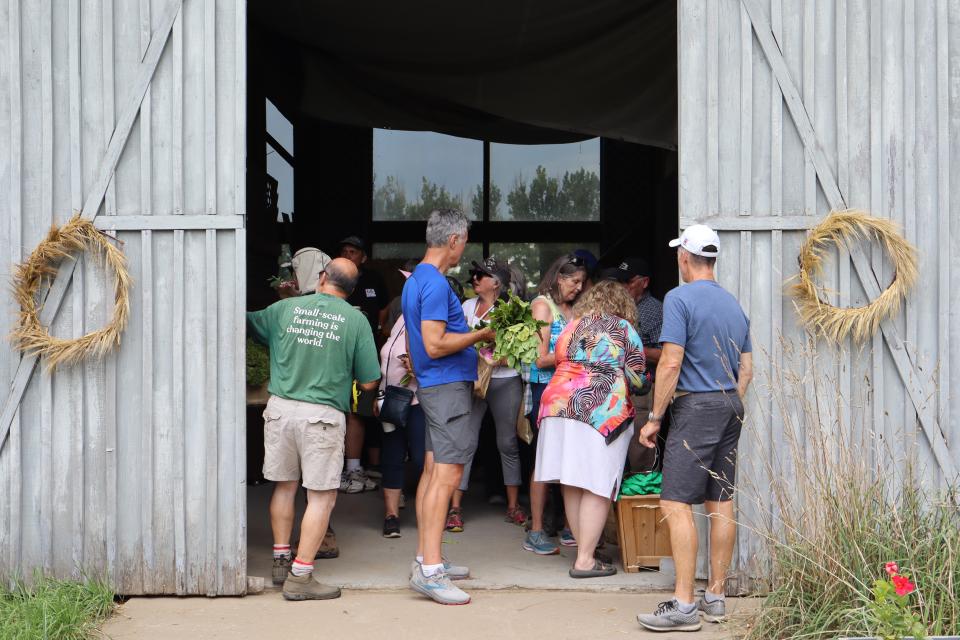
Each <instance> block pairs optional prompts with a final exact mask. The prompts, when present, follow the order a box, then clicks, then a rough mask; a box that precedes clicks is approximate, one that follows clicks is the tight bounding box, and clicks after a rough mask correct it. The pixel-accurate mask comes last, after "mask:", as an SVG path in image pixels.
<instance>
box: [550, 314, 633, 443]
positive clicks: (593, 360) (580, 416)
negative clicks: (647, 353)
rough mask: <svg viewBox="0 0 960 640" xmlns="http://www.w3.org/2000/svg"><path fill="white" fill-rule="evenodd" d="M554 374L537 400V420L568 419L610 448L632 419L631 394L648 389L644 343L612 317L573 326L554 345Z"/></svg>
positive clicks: (584, 320) (581, 321)
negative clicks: (592, 431) (585, 427)
mask: <svg viewBox="0 0 960 640" xmlns="http://www.w3.org/2000/svg"><path fill="white" fill-rule="evenodd" d="M556 354H557V368H556V372H555V373H554V374H553V378H551V380H550V383H549V384H548V385H547V388H546V389H545V390H544V392H543V397H542V398H541V400H540V416H539V419H543V418H547V417H558V418H572V419H574V420H578V421H580V422H583V423H586V424H588V425H590V426H592V427H593V428H594V429H596V430H597V431H598V432H599V433H600V435H602V436H603V437H604V438H605V439H606V441H607V444H610V443H611V442H613V440H614V439H616V437H617V436H618V435H620V434H621V433H622V432H623V431H624V430H625V429H626V428H627V427H628V426H629V425H630V422H631V420H632V418H633V417H634V415H636V412H635V411H634V408H633V404H632V403H631V402H630V392H631V391H632V392H633V393H639V392H641V391H642V390H643V389H644V388H645V387H648V386H649V385H650V375H649V373H648V372H647V370H646V361H645V358H644V355H643V343H642V342H641V340H640V336H639V334H638V333H637V331H636V329H634V328H633V327H632V326H631V325H630V323H629V322H627V321H626V320H624V319H623V318H620V317H617V316H612V315H595V316H585V317H583V318H580V319H579V320H576V321H574V322H571V323H570V324H569V325H568V326H567V327H566V329H564V331H563V333H561V334H560V337H559V339H558V340H557V347H556Z"/></svg>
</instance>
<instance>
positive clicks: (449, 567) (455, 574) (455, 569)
mask: <svg viewBox="0 0 960 640" xmlns="http://www.w3.org/2000/svg"><path fill="white" fill-rule="evenodd" d="M419 567H420V563H419V562H417V559H416V558H414V559H413V562H411V563H410V575H411V577H412V576H413V574H414V573H416V572H417V569H418V568H419ZM443 571H444V573H446V574H447V576H448V577H449V578H450V579H451V580H466V579H467V578H469V577H470V568H469V567H461V566H459V565H455V564H450V563H449V562H448V561H447V559H446V558H444V559H443Z"/></svg>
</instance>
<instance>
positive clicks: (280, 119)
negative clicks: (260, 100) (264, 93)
mask: <svg viewBox="0 0 960 640" xmlns="http://www.w3.org/2000/svg"><path fill="white" fill-rule="evenodd" d="M267 133H269V134H270V135H271V136H273V139H274V140H276V141H277V142H279V143H280V145H281V146H282V147H283V148H284V149H285V150H286V152H287V153H289V154H290V155H293V125H292V124H291V123H290V121H289V120H287V117H286V116H285V115H283V114H282V113H280V110H279V109H277V108H276V107H275V106H273V103H272V102H270V100H269V99H267Z"/></svg>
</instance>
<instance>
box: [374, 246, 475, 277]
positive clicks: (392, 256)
mask: <svg viewBox="0 0 960 640" xmlns="http://www.w3.org/2000/svg"><path fill="white" fill-rule="evenodd" d="M425 250H426V244H424V243H415V242H389V243H388V242H378V243H376V244H374V245H373V257H374V259H376V260H400V261H404V260H409V259H410V258H414V259H417V260H419V259H420V258H422V257H423V252H424V251H425ZM471 260H476V261H477V262H482V261H483V245H482V244H481V243H479V242H468V243H467V248H466V249H464V250H463V257H462V258H460V264H458V265H457V266H455V267H453V268H452V269H450V271H448V272H447V275H449V276H453V277H454V278H456V279H457V280H459V281H460V282H462V283H464V284H467V281H468V280H469V279H470V276H469V274H470V261H471Z"/></svg>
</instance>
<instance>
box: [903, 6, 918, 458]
mask: <svg viewBox="0 0 960 640" xmlns="http://www.w3.org/2000/svg"><path fill="white" fill-rule="evenodd" d="M916 9H917V8H916V4H915V0H904V8H903V14H904V15H903V70H904V71H903V73H904V85H905V89H904V103H903V122H904V132H903V147H904V154H903V171H904V182H903V209H904V225H903V231H904V237H905V238H906V240H907V242H910V243H911V244H913V245H914V246H916V242H917V215H916V213H915V212H916V209H917V205H918V202H917V194H916V176H915V168H916V134H917V114H916V95H917V82H916V77H917V51H916V46H917V40H916V33H917V32H916V29H917V25H916ZM904 318H905V322H906V330H905V332H904V336H905V339H906V341H907V343H908V345H909V346H908V347H907V348H909V349H911V350H912V351H913V353H914V361H917V355H916V354H917V333H918V329H917V300H916V298H915V297H914V296H908V297H907V299H906V301H905V305H904ZM903 430H904V435H905V436H906V437H908V438H910V439H913V440H916V439H917V436H919V435H920V434H918V433H917V414H916V410H915V409H914V407H913V404H912V403H910V402H904V403H903ZM915 447H916V443H915V444H914V448H915ZM917 455H918V454H917V452H914V454H913V457H916V456H917Z"/></svg>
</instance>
